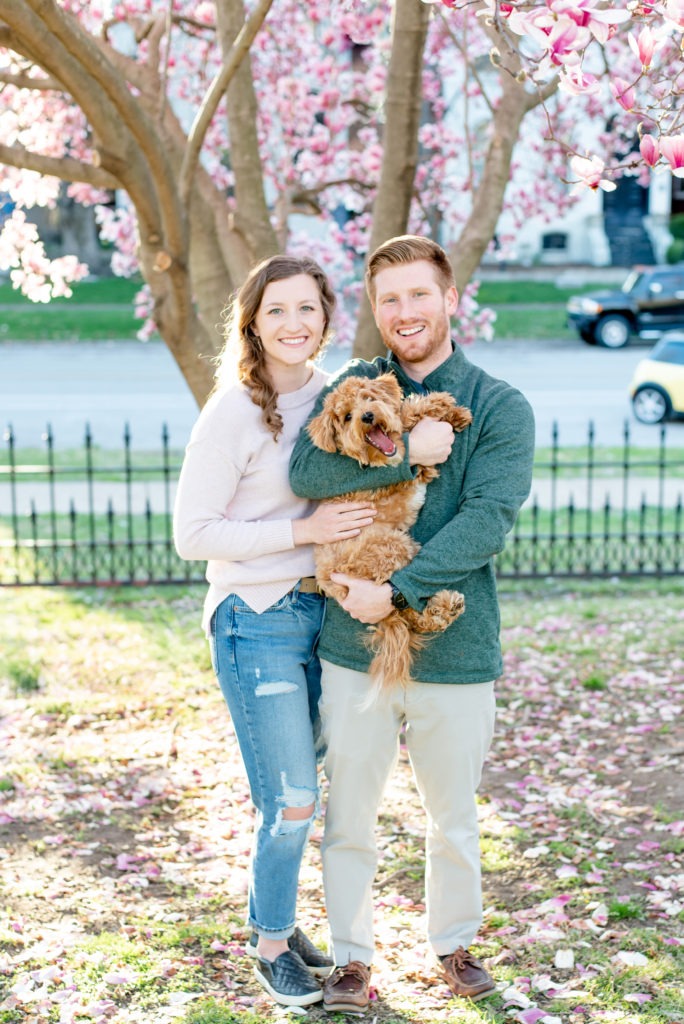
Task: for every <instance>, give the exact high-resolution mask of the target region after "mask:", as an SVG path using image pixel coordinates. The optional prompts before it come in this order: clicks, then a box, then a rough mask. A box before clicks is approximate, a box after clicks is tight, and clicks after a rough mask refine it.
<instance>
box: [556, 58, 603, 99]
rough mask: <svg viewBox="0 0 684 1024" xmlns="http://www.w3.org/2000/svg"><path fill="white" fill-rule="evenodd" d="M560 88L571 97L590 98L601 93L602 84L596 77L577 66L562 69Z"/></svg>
mask: <svg viewBox="0 0 684 1024" xmlns="http://www.w3.org/2000/svg"><path fill="white" fill-rule="evenodd" d="M558 88H559V89H560V90H561V91H562V92H566V93H569V94H570V95H571V96H580V95H585V96H588V95H596V94H597V93H599V92H600V91H601V84H600V82H599V81H598V79H597V78H596V75H591V74H587V73H585V71H584V69H583V68H582V67H580V66H578V65H575V66H571V67H564V68H563V69H562V71H561V72H560V80H559V83H558Z"/></svg>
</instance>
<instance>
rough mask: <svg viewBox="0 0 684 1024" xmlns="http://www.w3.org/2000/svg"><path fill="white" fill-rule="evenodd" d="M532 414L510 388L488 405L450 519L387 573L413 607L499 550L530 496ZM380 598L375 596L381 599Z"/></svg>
mask: <svg viewBox="0 0 684 1024" xmlns="http://www.w3.org/2000/svg"><path fill="white" fill-rule="evenodd" d="M533 459H534V416H533V413H532V409H531V407H530V405H529V403H528V401H527V399H526V398H524V396H523V395H521V394H520V392H517V391H515V390H513V389H511V391H510V392H509V393H508V394H506V395H504V396H501V398H499V399H497V400H496V402H495V403H494V404H493V405H492V408H491V409H490V410H489V411H488V413H487V415H486V416H485V420H484V422H483V425H482V428H481V431H480V436H479V438H478V441H477V444H476V446H475V449H474V451H473V453H472V455H471V457H470V459H469V461H468V466H467V469H466V473H465V477H464V481H463V490H462V492H461V498H460V501H459V508H458V511H457V513H456V515H455V516H454V517H453V518H452V519H451V520H450V522H448V523H447V524H446V525H445V526H444V527H443V528H442V529H441V530H440V531H439V532H438V533H436V534H435V535H434V536H433V537H431V538H430V540H429V541H427V542H426V543H425V544H423V546H422V547H421V549H420V551H419V552H418V554H417V555H416V557H415V558H414V559H413V561H412V562H411V563H410V564H409V565H407V566H405V567H404V568H403V569H399V570H398V571H397V572H396V573H393V575H392V582H393V583H394V584H395V585H396V586H397V587H398V588H399V590H400V591H401V593H402V594H403V595H404V596H405V597H406V599H407V600H408V602H409V603H410V604H411V605H412V606H413V607H414V608H422V607H424V604H425V601H426V600H427V598H428V597H430V596H431V595H432V594H434V593H436V592H437V591H438V590H458V589H459V586H460V584H461V583H462V581H463V579H464V578H465V577H466V576H467V575H468V574H469V573H471V572H473V571H474V570H477V569H480V568H481V567H482V566H483V565H486V563H487V562H488V561H489V559H490V558H492V557H493V556H494V555H496V554H498V553H499V552H500V551H502V550H503V548H504V545H505V542H506V534H507V533H508V532H509V531H510V530H511V528H512V527H513V525H514V523H515V519H516V516H517V514H518V511H519V510H520V507H521V505H522V504H523V502H524V501H525V499H526V498H527V496H528V494H529V493H530V487H531V484H532V464H533ZM385 599H386V594H384V593H383V594H382V595H379V600H381V601H384V600H385Z"/></svg>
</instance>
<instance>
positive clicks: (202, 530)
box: [173, 369, 327, 630]
mask: <svg viewBox="0 0 684 1024" xmlns="http://www.w3.org/2000/svg"><path fill="white" fill-rule="evenodd" d="M326 380H327V375H326V374H325V373H324V372H323V371H322V370H319V369H315V370H314V373H313V376H312V378H311V380H309V381H308V383H307V384H305V385H304V387H303V388H300V389H299V391H293V392H290V393H289V394H285V395H280V397H279V399H278V411H279V412H280V414H281V416H282V418H283V432H282V433H281V434H280V436H279V438H278V441H277V442H276V441H275V440H274V438H273V435H272V434H271V432H270V431H269V430H268V429H267V428H266V426H265V425H264V422H263V419H262V412H261V409H260V408H259V407H258V406H256V405H255V404H254V403H253V402H252V400H251V398H250V397H249V393H248V391H247V390H246V388H244V387H243V386H242V385H240V384H236V385H234V386H232V387H230V388H228V389H226V390H222V391H220V392H217V393H216V394H215V395H213V396H212V397H211V398H210V399H209V401H208V402H207V404H206V405H205V407H204V408H203V409H202V412H201V413H200V415H199V418H198V420H197V422H196V423H195V426H194V427H193V430H192V434H191V435H190V441H189V443H188V446H187V449H186V452H185V459H184V461H183V468H182V470H181V474H180V479H179V482H178V490H177V493H176V503H175V508H174V516H173V529H174V540H175V544H176V550H177V551H178V554H179V555H180V557H181V558H186V559H193V560H194V559H196V560H200V561H204V560H205V559H206V560H207V579H208V581H209V592H208V594H207V597H206V601H205V604H204V615H203V617H202V625H203V627H204V629H205V630H208V628H209V624H210V622H211V617H212V615H213V613H214V611H215V610H216V608H217V607H218V605H219V604H220V603H221V601H222V600H223V599H224V598H225V597H227V596H228V594H237V595H238V596H239V597H241V598H242V600H243V601H246V602H247V604H249V606H250V608H253V609H254V611H255V612H263V611H265V609H266V608H268V607H269V606H270V605H272V604H273V603H274V602H275V601H278V600H280V598H281V597H283V595H284V594H286V593H287V592H288V590H290V589H291V588H292V587H293V586H294V584H295V583H296V582H297V580H298V579H300V578H301V577H302V576H312V575H313V573H314V559H313V545H310V544H307V545H300V546H299V547H295V545H294V541H293V537H292V520H293V519H301V518H303V517H304V516H306V515H309V513H310V512H311V510H312V508H313V505H312V503H311V502H309V501H307V500H306V499H304V498H297V497H296V496H295V495H294V494H293V493H292V491H291V489H290V485H289V481H288V468H289V462H290V455H291V454H292V449H293V447H294V443H295V441H296V440H297V435H298V434H299V431H300V429H301V427H302V426H303V424H304V422H305V421H306V418H307V416H308V415H309V413H310V412H311V409H312V407H313V404H314V402H315V400H316V397H317V395H318V393H319V391H320V390H321V388H322V387H323V385H324V384H325V383H326Z"/></svg>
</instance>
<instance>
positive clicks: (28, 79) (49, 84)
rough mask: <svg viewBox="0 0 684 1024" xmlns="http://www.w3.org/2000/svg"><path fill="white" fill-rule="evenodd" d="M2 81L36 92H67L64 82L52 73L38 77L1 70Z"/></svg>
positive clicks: (0, 78) (0, 79)
mask: <svg viewBox="0 0 684 1024" xmlns="http://www.w3.org/2000/svg"><path fill="white" fill-rule="evenodd" d="M0 82H4V83H5V85H13V86H15V88H17V89H33V90H34V92H65V89H64V86H63V85H62V83H61V82H60V81H59V80H58V79H56V78H53V77H52V76H51V75H44V76H43V77H41V78H36V76H35V75H29V74H26V73H22V74H14V75H13V74H10V72H9V71H0Z"/></svg>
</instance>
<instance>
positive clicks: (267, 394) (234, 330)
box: [216, 255, 335, 440]
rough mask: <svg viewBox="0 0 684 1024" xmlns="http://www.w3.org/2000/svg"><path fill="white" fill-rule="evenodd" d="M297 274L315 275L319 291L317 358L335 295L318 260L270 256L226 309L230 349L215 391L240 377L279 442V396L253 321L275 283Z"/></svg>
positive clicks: (222, 361) (252, 272) (224, 353)
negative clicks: (320, 320) (320, 327)
mask: <svg viewBox="0 0 684 1024" xmlns="http://www.w3.org/2000/svg"><path fill="white" fill-rule="evenodd" d="M298 274H307V275H308V276H309V277H312V278H313V279H314V281H315V282H316V285H317V287H318V292H319V295H320V299H321V306H322V307H323V319H324V327H323V340H322V342H321V345H320V347H319V348H318V350H317V351H316V352H315V353H314V356H316V355H318V353H319V352H320V351H321V349H322V348H323V345H324V344H325V343H326V341H327V340H328V337H329V334H330V321H331V320H332V316H333V313H334V311H335V293H334V292H333V290H332V288H331V286H330V281H329V280H328V278H327V276H326V274H325V273H324V272H323V270H322V269H321V268H320V267H319V265H318V263H316V261H315V260H312V259H311V258H310V257H308V256H286V255H278V256H269V257H268V258H267V259H265V260H262V261H261V263H257V265H256V266H255V267H252V269H251V270H250V272H249V274H248V275H247V278H246V280H245V281H244V283H243V284H242V286H241V287H240V288H239V290H238V291H237V293H236V295H235V296H234V298H233V300H232V302H231V303H230V304H229V305H228V306H227V307H226V309H225V310H224V311H223V334H224V337H225V345H224V347H223V351H222V352H221V355H220V356H219V358H218V366H217V370H216V388H219V387H221V386H222V385H223V384H225V383H227V380H228V378H229V377H230V375H231V374H232V375H233V376H234V375H235V370H236V367H235V355H236V353H237V378H238V380H239V381H241V382H242V383H243V384H244V385H245V387H246V388H247V389H248V390H249V393H250V397H251V399H252V401H253V402H254V404H255V405H258V406H260V407H261V409H262V412H263V418H264V423H265V424H266V426H267V427H268V429H269V430H270V431H271V433H272V434H273V436H274V438H275V439H276V440H277V439H278V435H279V434H280V432H281V431H282V429H283V421H282V417H281V415H280V413H279V412H278V409H277V402H278V393H277V392H276V390H275V388H274V387H273V382H272V381H271V378H270V376H269V373H268V370H267V369H266V360H265V357H264V348H263V345H262V344H261V339H260V338H259V337H258V335H257V334H256V332H255V330H254V320H255V318H256V315H257V313H258V312H259V307H260V306H261V302H262V299H263V297H264V292H265V290H266V288H267V286H268V285H269V284H271V283H272V282H273V281H282V280H285V279H286V278H288V277H296V276H297V275H298Z"/></svg>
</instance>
